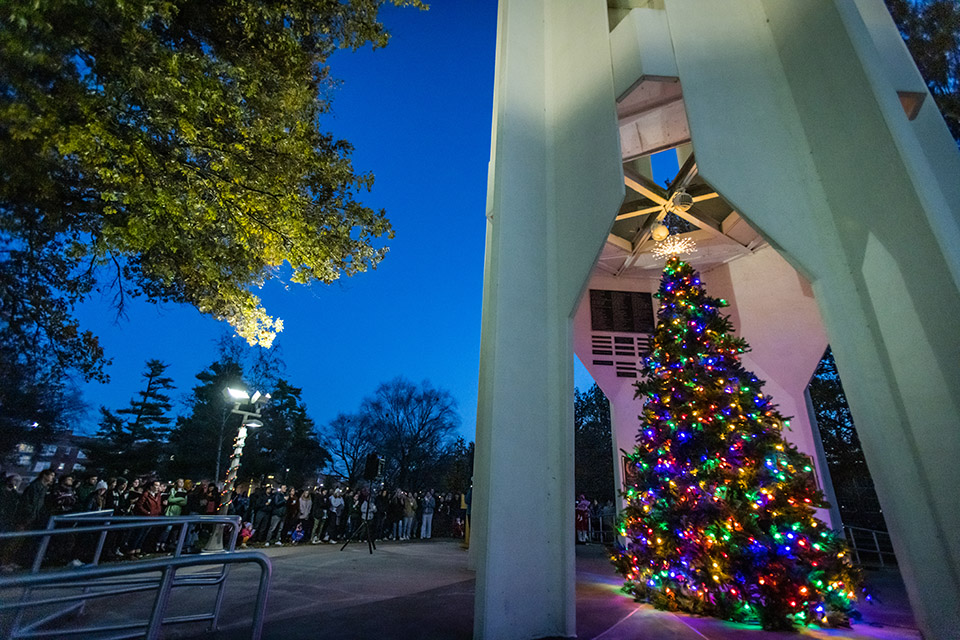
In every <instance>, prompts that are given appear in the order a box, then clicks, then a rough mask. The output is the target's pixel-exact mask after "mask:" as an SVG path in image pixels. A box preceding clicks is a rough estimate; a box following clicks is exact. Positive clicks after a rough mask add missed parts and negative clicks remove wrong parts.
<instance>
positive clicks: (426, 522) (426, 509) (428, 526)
mask: <svg viewBox="0 0 960 640" xmlns="http://www.w3.org/2000/svg"><path fill="white" fill-rule="evenodd" d="M436 505H437V501H436V500H435V499H434V497H433V491H432V490H429V489H428V490H427V493H426V495H424V496H423V501H422V503H421V506H422V507H423V519H422V520H421V522H420V539H421V540H429V539H430V537H431V536H432V535H433V510H434V508H435V507H436Z"/></svg>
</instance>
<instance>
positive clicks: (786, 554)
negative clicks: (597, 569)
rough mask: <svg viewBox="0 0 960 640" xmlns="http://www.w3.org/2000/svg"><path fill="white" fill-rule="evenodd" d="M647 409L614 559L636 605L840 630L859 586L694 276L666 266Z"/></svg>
mask: <svg viewBox="0 0 960 640" xmlns="http://www.w3.org/2000/svg"><path fill="white" fill-rule="evenodd" d="M657 297H658V298H659V299H660V311H659V314H658V323H657V328H656V333H655V335H654V339H653V349H652V351H651V353H650V355H649V356H648V357H647V358H646V359H645V361H644V368H643V373H644V380H643V381H641V382H638V383H637V385H636V386H637V396H638V397H642V398H644V399H645V404H644V406H643V414H642V416H641V420H642V423H641V429H640V433H639V434H638V436H637V441H638V445H637V447H636V449H635V450H634V452H633V454H632V455H631V456H629V458H628V467H629V469H630V473H629V474H628V478H627V480H628V482H627V487H628V488H627V491H626V498H627V503H628V504H627V507H626V508H625V510H624V511H623V514H622V517H621V522H620V532H621V534H622V535H623V536H625V538H626V540H627V545H626V549H625V551H623V552H621V553H619V554H618V555H617V556H616V557H615V558H614V562H615V564H616V565H617V568H618V570H619V571H620V572H621V573H622V574H623V575H624V577H625V578H626V580H627V583H626V586H625V589H627V590H629V591H630V592H631V593H632V594H633V595H634V596H635V597H636V598H637V599H638V600H645V601H649V602H652V603H653V604H654V605H656V606H658V607H661V608H667V609H671V610H683V611H688V612H692V613H699V614H705V615H712V616H717V617H722V618H727V619H731V620H738V621H750V620H758V621H759V622H760V623H761V624H762V625H763V627H764V628H765V629H770V630H774V629H790V628H792V627H793V626H794V625H795V624H798V623H799V624H806V623H808V622H817V623H819V624H821V625H824V624H836V623H838V622H845V621H846V614H847V613H848V612H849V611H850V610H851V609H852V605H853V603H854V601H855V600H856V596H857V595H858V592H859V589H860V577H859V573H858V571H857V570H856V569H855V568H854V567H853V566H852V564H851V561H850V557H849V553H848V552H847V550H846V547H845V544H844V543H843V541H842V540H840V539H838V538H837V537H836V536H835V535H834V534H833V533H832V532H831V531H830V530H829V528H828V527H827V526H826V525H824V523H823V522H821V521H819V520H817V519H816V518H815V517H814V513H815V512H814V509H815V508H817V507H823V506H825V505H824V501H823V496H822V494H821V493H820V491H819V490H818V489H817V486H816V481H815V478H814V471H813V464H812V462H811V461H810V459H809V458H808V457H807V456H806V455H804V454H802V453H800V452H799V451H797V449H796V447H794V446H793V445H791V444H789V443H788V442H786V441H785V440H784V439H783V437H782V435H781V429H782V427H783V426H784V424H785V421H784V419H783V418H782V417H781V416H780V414H779V413H778V412H777V410H776V408H775V406H774V405H773V404H772V403H771V398H770V397H768V396H765V395H764V394H763V393H762V391H761V388H762V385H763V383H762V382H761V381H760V380H758V379H757V378H756V376H754V375H753V374H752V373H750V372H748V371H746V370H745V369H744V368H743V366H742V364H741V363H740V354H742V353H744V352H745V351H747V350H748V348H749V347H748V346H747V344H746V342H745V341H744V340H743V339H742V338H738V337H736V336H734V335H732V333H731V330H732V326H731V324H730V321H729V319H728V318H727V317H726V316H724V315H722V314H721V313H720V309H721V308H723V307H725V306H726V302H725V301H724V300H719V299H716V298H711V297H709V296H707V294H706V292H705V290H704V287H703V286H702V284H701V282H700V277H699V275H698V274H697V272H696V271H695V270H694V269H693V267H691V266H690V265H689V264H687V263H685V262H683V261H681V260H680V259H679V258H677V257H676V256H672V257H671V258H670V259H669V260H668V262H667V264H666V267H665V268H664V272H663V278H662V280H661V284H660V290H659V292H658V293H657Z"/></svg>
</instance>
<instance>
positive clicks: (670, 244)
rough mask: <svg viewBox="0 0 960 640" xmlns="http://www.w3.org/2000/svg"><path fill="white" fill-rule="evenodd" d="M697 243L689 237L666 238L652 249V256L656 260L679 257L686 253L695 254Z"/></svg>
mask: <svg viewBox="0 0 960 640" xmlns="http://www.w3.org/2000/svg"><path fill="white" fill-rule="evenodd" d="M696 251H697V243H696V242H694V241H693V239H692V238H689V237H681V236H667V238H666V239H665V240H663V241H662V242H658V243H657V244H656V245H654V247H653V255H654V256H656V257H657V258H669V257H670V256H681V255H684V254H687V253H696Z"/></svg>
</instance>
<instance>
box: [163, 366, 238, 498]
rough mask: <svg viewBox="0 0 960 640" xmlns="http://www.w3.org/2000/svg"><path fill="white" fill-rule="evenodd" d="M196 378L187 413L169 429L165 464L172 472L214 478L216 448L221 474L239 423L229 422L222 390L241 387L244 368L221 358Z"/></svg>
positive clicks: (231, 448)
mask: <svg viewBox="0 0 960 640" xmlns="http://www.w3.org/2000/svg"><path fill="white" fill-rule="evenodd" d="M196 378H197V381H198V382H199V384H198V385H197V386H195V387H194V388H193V391H192V392H191V396H190V399H189V411H190V413H188V414H187V415H185V416H181V417H180V418H178V419H177V424H176V426H175V427H174V428H173V430H172V431H171V433H170V453H171V455H170V459H169V462H168V468H169V471H170V472H171V473H172V474H173V475H177V476H181V477H185V478H205V479H208V480H213V479H214V476H215V475H216V469H217V455H218V452H219V456H220V470H221V472H222V473H221V475H223V474H224V473H225V472H226V469H227V461H228V460H229V459H230V453H231V451H232V450H233V447H232V444H233V439H234V437H235V435H236V432H237V426H238V425H237V424H236V423H233V422H230V415H231V414H230V409H231V408H232V405H231V404H228V403H227V401H226V400H225V399H224V397H223V391H224V389H226V388H227V387H243V371H242V369H241V367H240V365H239V364H238V363H236V362H234V361H232V360H221V361H218V362H214V363H213V364H211V365H210V366H209V367H208V368H207V369H204V370H203V371H201V372H200V373H198V374H197V376H196ZM233 417H234V418H236V419H237V420H239V418H238V417H237V416H233ZM221 436H222V437H221ZM217 480H222V478H218V479H217Z"/></svg>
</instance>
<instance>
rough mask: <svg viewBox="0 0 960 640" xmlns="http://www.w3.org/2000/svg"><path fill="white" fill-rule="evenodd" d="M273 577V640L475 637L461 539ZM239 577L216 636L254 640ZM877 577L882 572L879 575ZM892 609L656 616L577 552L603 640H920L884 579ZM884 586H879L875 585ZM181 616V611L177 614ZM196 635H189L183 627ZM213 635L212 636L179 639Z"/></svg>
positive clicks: (358, 555) (321, 550)
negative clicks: (747, 616) (825, 620)
mask: <svg viewBox="0 0 960 640" xmlns="http://www.w3.org/2000/svg"><path fill="white" fill-rule="evenodd" d="M264 551H265V552H266V553H267V554H268V555H269V556H270V557H271V560H272V561H273V564H274V580H273V585H272V587H271V593H270V600H269V602H268V605H267V624H266V628H265V633H264V637H265V638H267V639H277V640H281V639H282V640H297V639H300V638H303V639H310V640H327V639H329V640H334V639H335V640H390V639H395V640H414V639H416V640H469V639H470V638H471V637H472V630H473V589H474V576H473V573H472V572H470V571H468V570H467V569H466V552H465V551H463V550H462V549H460V547H459V545H458V544H457V543H456V542H454V541H448V540H434V541H431V542H404V543H396V542H382V543H380V544H379V545H378V550H377V551H376V552H375V553H374V554H373V555H370V554H369V553H368V552H367V548H366V546H364V545H359V544H351V545H350V546H349V547H347V549H346V550H345V551H343V552H341V551H340V548H339V546H333V545H316V546H313V545H307V546H305V547H304V546H300V547H290V546H286V547H281V548H275V547H274V548H269V549H264ZM245 571H247V570H246V569H244V570H240V571H236V572H235V574H234V575H232V576H231V579H230V585H229V586H228V588H227V593H226V599H225V604H224V615H223V624H222V627H223V628H222V630H221V632H220V633H219V634H217V636H216V637H217V638H220V639H223V640H227V639H229V640H232V639H234V638H243V637H247V635H246V634H247V633H248V632H249V627H248V621H249V616H250V610H251V609H250V607H251V603H252V601H253V596H254V590H253V588H252V578H253V573H252V572H251V573H250V575H249V579H247V578H246V577H245V576H244V575H243V573H244V572H245ZM876 577H877V576H874V578H876ZM879 577H880V578H881V579H880V580H879V581H877V582H878V583H879V584H881V585H883V587H882V588H883V595H885V596H887V597H886V598H884V600H885V604H884V606H883V607H881V606H875V607H871V606H869V605H868V606H867V607H865V608H864V622H863V623H858V624H855V625H853V628H852V629H846V630H819V629H816V628H815V627H814V628H811V629H804V630H802V631H801V632H800V633H799V634H790V633H767V632H764V631H761V630H760V629H759V628H758V627H755V626H754V627H751V626H748V625H738V624H733V623H729V622H724V621H720V620H714V619H711V618H698V617H695V616H688V615H683V614H674V613H669V612H665V611H657V610H655V609H653V608H652V607H650V606H647V605H637V604H636V603H634V602H633V601H632V600H631V599H630V598H628V597H626V596H624V595H623V594H622V593H620V591H619V588H620V585H621V581H620V580H619V578H618V577H617V575H616V574H614V573H613V569H612V567H611V565H610V563H609V561H608V560H607V557H606V554H605V553H604V551H603V549H602V548H601V547H599V546H587V547H578V549H577V634H578V637H579V638H596V639H602V640H626V639H627V638H629V639H631V640H636V639H638V638H640V639H643V640H752V639H756V640H781V639H786V638H794V639H796V638H798V637H801V638H813V639H817V640H827V639H830V640H919V638H920V635H919V633H918V632H917V631H916V630H915V629H914V628H913V623H912V619H911V617H910V615H909V611H908V610H905V609H904V608H903V607H902V606H900V605H898V604H897V603H899V602H901V601H903V595H902V592H901V591H900V590H902V586H898V585H899V583H898V581H897V580H896V579H895V577H894V578H891V577H890V575H889V574H885V575H881V576H879ZM875 581H876V580H875ZM171 613H173V610H171ZM183 631H187V630H183ZM177 635H178V636H179V637H209V635H208V634H203V633H197V630H194V632H193V633H192V634H191V633H182V634H177Z"/></svg>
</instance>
